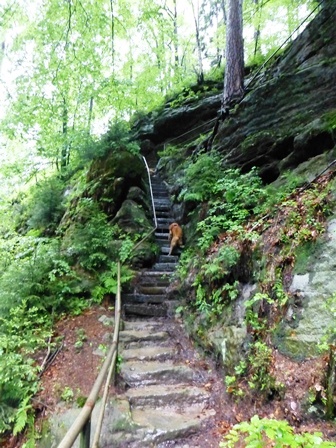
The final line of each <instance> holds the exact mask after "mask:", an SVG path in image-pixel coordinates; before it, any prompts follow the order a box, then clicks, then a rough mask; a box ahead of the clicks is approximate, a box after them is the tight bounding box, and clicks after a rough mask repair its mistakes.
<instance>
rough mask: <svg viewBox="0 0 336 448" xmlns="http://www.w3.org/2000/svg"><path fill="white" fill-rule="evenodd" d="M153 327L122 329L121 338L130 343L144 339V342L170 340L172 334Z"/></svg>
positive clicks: (122, 340)
mask: <svg viewBox="0 0 336 448" xmlns="http://www.w3.org/2000/svg"><path fill="white" fill-rule="evenodd" d="M151 330H152V329H151V328H148V329H140V330H139V329H134V328H132V329H128V330H123V331H120V333H119V340H120V342H123V343H130V342H134V341H137V342H139V341H143V342H148V341H150V342H153V341H154V342H157V343H161V342H164V341H169V339H170V336H169V333H168V332H167V331H151Z"/></svg>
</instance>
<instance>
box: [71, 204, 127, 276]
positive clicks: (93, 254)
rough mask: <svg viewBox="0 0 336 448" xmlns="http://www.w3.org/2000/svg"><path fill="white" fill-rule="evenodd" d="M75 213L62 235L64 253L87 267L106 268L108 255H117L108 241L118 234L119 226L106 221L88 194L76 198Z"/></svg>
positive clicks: (74, 261) (87, 268)
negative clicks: (75, 215)
mask: <svg viewBox="0 0 336 448" xmlns="http://www.w3.org/2000/svg"><path fill="white" fill-rule="evenodd" d="M77 217H80V218H79V219H78V220H77V222H75V223H74V225H73V226H72V227H71V228H70V229H69V230H68V232H67V234H66V235H65V237H64V239H63V246H64V247H66V253H67V255H68V256H69V257H70V259H71V260H72V262H73V263H79V264H80V265H81V266H82V267H83V268H84V269H86V270H89V271H92V270H99V269H102V268H105V267H106V266H107V265H108V263H109V260H110V259H111V258H112V259H113V258H116V255H117V253H116V251H115V247H113V245H112V244H111V243H112V242H113V240H114V239H116V237H118V229H117V228H116V227H113V226H111V225H110V224H109V223H108V221H107V216H106V214H105V213H104V212H102V211H100V209H99V205H98V203H97V202H95V201H93V200H92V199H90V198H82V199H81V200H80V201H79V203H78V206H77Z"/></svg>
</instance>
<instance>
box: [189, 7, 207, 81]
mask: <svg viewBox="0 0 336 448" xmlns="http://www.w3.org/2000/svg"><path fill="white" fill-rule="evenodd" d="M191 7H192V11H193V16H194V23H195V37H196V47H197V56H198V71H197V83H198V84H203V82H204V70H203V56H202V43H201V36H200V27H199V18H200V16H199V10H197V14H196V11H195V6H194V4H193V2H191Z"/></svg>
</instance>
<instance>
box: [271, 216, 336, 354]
mask: <svg viewBox="0 0 336 448" xmlns="http://www.w3.org/2000/svg"><path fill="white" fill-rule="evenodd" d="M335 255H336V217H335V216H333V217H332V218H331V219H330V220H329V222H328V226H327V231H326V233H325V235H324V236H323V238H322V239H321V241H319V243H318V244H316V245H315V248H314V247H312V248H311V251H310V253H309V255H308V256H307V258H306V260H305V266H301V268H300V271H299V272H297V273H296V274H295V275H294V277H293V280H292V283H291V286H290V292H291V294H292V295H293V296H294V297H295V301H294V302H293V303H292V304H291V305H290V306H289V308H288V310H287V313H286V315H285V317H284V319H283V320H282V321H281V322H280V324H279V325H278V328H277V330H276V332H275V335H274V342H275V344H276V345H277V346H278V349H279V351H280V352H282V353H284V354H286V355H289V356H291V357H293V358H296V359H299V360H302V359H305V358H308V357H309V356H316V355H318V354H319V353H320V350H319V344H320V343H321V342H322V341H323V338H325V337H326V335H327V334H328V332H330V330H332V329H333V328H334V327H335V317H334V315H333V313H332V312H331V310H330V307H328V301H329V300H330V299H331V298H332V297H333V296H334V295H335V291H336V278H335ZM334 301H335V299H334ZM333 306H334V305H333Z"/></svg>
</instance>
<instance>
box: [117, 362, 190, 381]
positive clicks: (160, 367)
mask: <svg viewBox="0 0 336 448" xmlns="http://www.w3.org/2000/svg"><path fill="white" fill-rule="evenodd" d="M120 375H121V377H122V378H123V380H124V381H125V382H126V384H127V385H128V386H130V387H138V386H142V387H143V386H149V385H153V384H165V385H167V384H181V383H186V382H190V381H194V380H196V379H197V375H196V373H195V372H194V371H193V369H191V368H190V367H188V366H186V365H185V364H175V363H174V362H172V361H165V362H159V361H148V362H142V361H127V362H123V363H121V367H120Z"/></svg>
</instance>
